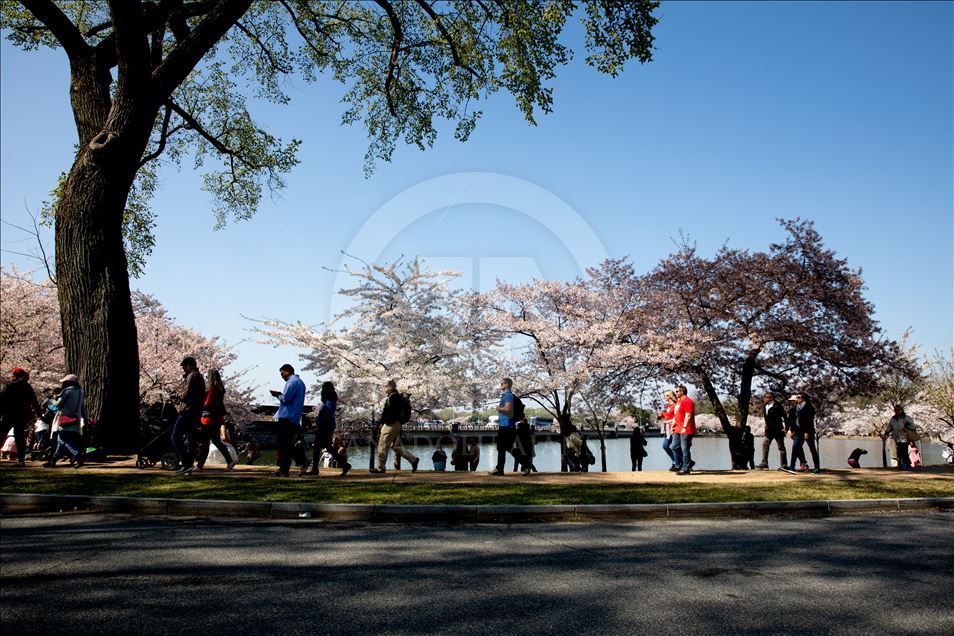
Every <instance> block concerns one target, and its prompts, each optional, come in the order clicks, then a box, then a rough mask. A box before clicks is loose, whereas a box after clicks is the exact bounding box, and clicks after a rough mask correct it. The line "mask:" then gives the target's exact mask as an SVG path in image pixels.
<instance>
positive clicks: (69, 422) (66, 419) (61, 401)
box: [43, 373, 86, 468]
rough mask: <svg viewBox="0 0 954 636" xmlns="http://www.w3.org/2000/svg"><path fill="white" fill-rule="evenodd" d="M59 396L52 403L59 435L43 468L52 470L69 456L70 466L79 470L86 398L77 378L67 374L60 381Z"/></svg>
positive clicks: (81, 456)
mask: <svg viewBox="0 0 954 636" xmlns="http://www.w3.org/2000/svg"><path fill="white" fill-rule="evenodd" d="M60 383H61V384H62V387H63V388H62V389H61V390H60V394H59V396H57V397H56V399H55V400H54V401H53V404H54V405H55V406H56V410H57V413H58V416H57V417H58V426H59V429H60V431H59V435H58V438H57V439H58V441H57V443H56V450H55V451H53V456H52V457H50V459H49V460H48V461H46V462H44V463H43V467H44V468H53V467H55V466H56V462H57V461H59V459H60V457H62V456H63V454H64V451H66V452H67V453H69V455H70V465H71V466H73V468H79V467H80V466H82V465H83V437H82V426H81V424H82V420H83V418H85V417H86V396H85V395H84V394H83V389H81V388H80V383H79V377H77V376H76V375H74V374H72V373H71V374H69V375H67V376H66V377H65V378H63V379H62V380H60Z"/></svg>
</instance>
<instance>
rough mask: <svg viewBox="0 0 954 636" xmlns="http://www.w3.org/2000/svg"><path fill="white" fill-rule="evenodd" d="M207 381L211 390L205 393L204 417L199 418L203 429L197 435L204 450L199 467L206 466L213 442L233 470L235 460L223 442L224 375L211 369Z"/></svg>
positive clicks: (198, 441)
mask: <svg viewBox="0 0 954 636" xmlns="http://www.w3.org/2000/svg"><path fill="white" fill-rule="evenodd" d="M206 381H207V384H208V386H209V390H208V391H207V392H206V394H205V401H204V402H203V403H202V417H201V418H200V420H199V421H200V422H201V423H202V430H201V431H200V432H199V433H198V434H197V435H196V438H197V439H196V441H197V444H198V445H199V446H201V448H202V452H200V453H199V457H200V458H201V459H200V460H199V462H198V468H199V470H202V468H203V466H205V460H206V459H207V458H208V456H209V445H210V442H211V444H212V445H214V446H215V447H216V448H217V449H219V452H220V453H222V457H224V458H225V461H226V465H225V470H232V469H233V468H235V462H234V461H233V460H232V455H231V454H230V453H229V449H228V447H227V446H226V445H225V444H224V443H223V442H222V431H223V430H224V429H225V383H224V382H222V375H221V374H220V373H219V372H218V370H217V369H209V374H208V376H207V377H206Z"/></svg>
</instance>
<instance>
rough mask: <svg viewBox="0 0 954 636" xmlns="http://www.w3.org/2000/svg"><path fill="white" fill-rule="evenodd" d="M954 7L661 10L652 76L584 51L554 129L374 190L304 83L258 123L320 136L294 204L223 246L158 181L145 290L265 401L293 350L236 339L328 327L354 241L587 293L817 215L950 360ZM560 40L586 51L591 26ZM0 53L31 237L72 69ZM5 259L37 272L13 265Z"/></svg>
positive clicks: (476, 276)
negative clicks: (597, 276)
mask: <svg viewBox="0 0 954 636" xmlns="http://www.w3.org/2000/svg"><path fill="white" fill-rule="evenodd" d="M952 6H954V5H952V4H951V3H941V2H930V3H915V2H908V3H888V2H878V3H861V2H852V3H797V4H796V3H754V2H752V3H726V4H722V3H664V5H663V7H662V8H661V9H660V11H659V16H660V23H659V26H658V27H657V30H656V35H657V40H656V47H657V50H656V52H655V59H654V61H653V62H652V63H651V64H648V65H642V66H641V65H639V64H635V63H633V64H630V65H628V66H627V68H626V70H625V72H624V73H623V74H622V75H621V76H620V77H618V78H615V79H613V78H609V77H605V76H600V75H598V74H597V73H596V72H595V71H593V70H592V69H589V68H588V67H586V66H585V64H584V63H583V61H582V60H583V57H584V56H583V55H577V58H576V59H575V60H574V62H572V63H571V64H570V65H569V66H568V67H566V68H564V69H562V71H561V72H560V73H559V76H558V78H557V79H556V80H555V81H554V82H553V87H554V101H555V112H554V113H553V114H551V115H548V116H543V115H541V116H540V117H538V123H539V125H538V126H536V127H531V126H528V125H527V124H526V123H525V122H524V121H523V119H522V117H521V115H520V113H519V112H518V111H517V109H516V108H515V107H514V105H513V100H512V98H510V97H509V96H508V95H505V94H501V95H497V96H495V97H494V98H492V99H491V100H489V101H488V102H486V103H484V104H483V105H482V109H483V110H484V113H485V114H484V117H483V119H482V121H481V123H480V125H479V126H478V128H477V130H476V131H475V132H474V134H473V136H472V138H471V140H470V141H468V142H467V143H464V144H461V143H459V142H457V141H455V140H454V139H453V137H452V136H451V135H449V134H445V135H443V136H442V137H441V138H440V139H439V140H438V142H437V144H436V146H435V147H434V148H433V149H431V150H429V151H427V152H424V153H422V152H420V151H419V150H417V149H415V148H400V149H399V150H398V151H397V152H396V153H395V155H394V158H393V161H392V162H391V163H389V164H379V165H378V167H377V170H376V172H375V173H374V174H373V176H372V177H371V178H369V179H366V178H365V177H364V175H363V172H362V165H363V154H364V151H365V149H366V147H367V142H366V138H365V136H364V133H363V130H362V129H361V128H359V127H346V126H341V125H339V121H340V114H341V111H342V105H341V104H340V103H339V99H340V96H341V94H342V93H343V89H342V88H341V87H340V86H339V85H336V84H334V83H331V82H330V81H327V80H322V81H319V82H318V83H317V84H314V85H309V84H305V83H304V82H302V81H300V80H295V81H293V82H292V84H291V86H290V92H291V94H292V96H293V101H292V103H291V105H289V106H272V105H257V106H256V108H255V113H256V115H257V116H258V117H259V118H260V120H261V121H263V122H265V123H267V127H268V128H269V130H270V131H272V132H273V133H275V134H277V135H279V136H282V137H284V138H286V139H288V138H291V137H296V138H299V139H302V140H303V146H302V150H301V153H300V159H301V165H299V166H298V167H297V168H296V169H295V171H294V172H293V173H292V174H291V175H290V176H289V177H288V187H287V189H286V190H285V191H284V192H283V193H282V194H281V197H280V198H279V199H277V200H275V201H267V202H266V204H265V205H263V206H262V207H261V209H260V210H259V213H258V214H257V215H256V217H255V218H254V219H252V220H251V221H248V222H243V223H238V224H230V225H229V226H228V227H227V228H226V229H224V230H221V231H217V232H216V231H213V229H212V226H213V223H214V219H213V217H212V214H211V212H210V210H209V208H210V206H209V199H208V195H206V194H205V193H204V192H202V191H201V189H200V179H199V175H198V174H196V173H194V172H193V171H192V170H191V169H190V166H187V167H186V168H185V169H183V170H182V171H181V172H177V171H175V170H174V169H172V168H170V169H167V170H165V171H164V172H163V174H162V186H161V191H160V193H159V195H158V196H157V197H156V199H155V201H154V207H155V208H156V210H157V211H158V214H159V227H158V229H157V246H156V249H155V251H154V253H153V255H152V257H151V258H150V260H149V263H148V268H147V271H146V274H145V275H144V276H143V277H142V278H141V279H139V280H136V281H133V285H134V286H137V287H139V288H140V289H142V290H144V291H146V292H149V293H152V294H154V295H155V296H156V297H157V298H159V300H160V301H161V302H162V303H163V304H164V305H165V306H166V307H168V308H169V310H170V311H171V312H172V314H173V315H174V316H175V317H176V318H177V319H178V320H179V321H180V322H181V323H182V324H185V325H188V326H191V327H194V328H197V329H199V330H200V331H202V332H203V333H206V334H208V335H220V336H222V337H224V338H225V339H226V340H228V341H230V342H233V343H240V344H238V351H239V353H240V356H241V360H240V365H241V366H256V367H258V369H257V370H256V371H255V373H254V374H253V376H254V377H255V378H256V379H257V380H258V381H260V382H261V383H263V384H266V385H271V384H277V379H278V376H277V371H276V369H277V367H278V366H279V364H281V363H282V362H285V361H291V362H292V363H293V364H295V363H297V362H298V360H297V354H296V352H295V351H294V350H291V349H284V350H273V349H271V348H270V347H268V346H266V345H261V344H257V343H254V342H251V341H247V342H241V341H243V340H244V339H250V338H251V336H250V334H249V333H248V331H247V330H248V328H249V327H250V323H249V322H248V321H247V320H245V319H244V318H242V316H243V315H244V316H253V317H280V318H283V319H287V320H291V321H295V320H300V321H302V322H306V323H314V322H320V321H322V320H324V319H326V318H327V316H328V313H329V308H330V307H331V306H332V301H331V299H332V298H333V285H334V282H335V276H334V274H333V273H332V272H329V271H327V270H326V269H325V268H331V269H333V268H335V267H337V266H338V265H339V263H340V260H341V254H340V251H341V250H344V249H346V248H348V247H349V246H351V247H352V248H355V249H369V250H371V251H372V252H374V253H362V254H361V255H362V256H365V257H367V258H382V259H387V258H394V257H396V256H398V255H401V254H405V255H421V256H426V257H429V258H430V259H431V260H432V261H433V262H434V263H435V264H437V265H440V266H445V265H447V266H453V267H458V268H460V269H461V270H462V271H464V274H465V275H464V277H463V284H467V285H473V286H476V287H478V288H480V287H484V286H486V285H487V284H490V283H492V281H493V280H494V278H495V277H497V276H500V277H502V278H507V279H510V280H521V279H526V278H529V277H530V276H545V277H560V278H565V277H572V276H574V275H575V274H576V273H578V271H579V267H580V266H581V265H586V264H589V263H590V262H593V261H595V260H598V258H599V257H600V256H601V255H603V254H608V255H610V256H621V255H624V254H629V255H630V256H631V257H632V259H633V262H634V264H635V266H636V268H637V270H639V271H647V270H648V269H650V268H651V267H652V266H653V265H654V264H655V263H656V262H657V261H658V260H659V259H660V258H662V257H664V256H665V255H666V254H667V253H668V252H669V251H670V250H671V249H672V246H673V243H672V239H673V238H674V237H677V236H678V234H679V232H680V230H683V231H685V232H686V233H688V234H689V235H690V236H691V237H692V238H694V239H695V240H697V241H698V244H699V247H700V249H701V251H702V252H703V253H704V254H709V253H711V252H712V251H714V250H715V249H716V248H717V247H718V245H719V244H721V243H722V242H724V241H729V242H730V243H731V244H732V245H735V246H740V247H748V248H752V249H765V248H766V247H767V246H768V244H769V243H770V242H772V241H774V240H778V239H780V238H781V232H780V230H779V228H778V226H777V224H776V222H775V218H776V217H780V216H783V217H794V216H801V217H803V218H808V219H812V220H814V221H815V222H816V225H817V227H818V229H819V230H820V231H821V233H822V235H823V236H824V237H825V239H826V241H827V243H828V245H829V246H830V247H832V248H833V249H834V250H835V251H836V252H837V253H838V254H839V255H840V256H842V257H845V258H847V259H848V262H849V264H850V265H852V266H853V267H861V268H862V269H863V272H864V278H865V280H866V282H867V285H868V292H867V295H868V297H869V299H870V300H871V301H872V302H873V303H874V305H875V307H876V312H877V318H878V319H879V320H880V322H881V324H882V326H883V327H884V329H885V331H886V332H887V334H888V335H890V336H892V337H900V335H901V333H902V332H903V331H904V329H905V328H907V327H909V326H910V327H912V328H913V336H912V338H913V340H914V341H915V342H917V343H920V344H921V345H922V347H923V348H924V349H926V350H927V351H932V350H934V349H946V348H948V347H950V346H951V345H952V340H954V334H952V332H954V324H952V323H954V255H952V245H954V152H952V148H954V9H952ZM567 37H568V41H569V42H570V43H573V44H579V42H580V33H579V30H578V29H575V28H574V29H571V30H570V31H569V32H568V34H567ZM0 54H2V55H0V140H2V143H0V183H2V188H0V214H2V217H3V219H4V220H8V221H10V222H14V223H22V222H23V221H24V220H25V219H26V216H25V211H24V204H25V203H26V205H29V206H30V208H32V209H34V210H35V209H36V208H37V207H39V204H40V202H41V201H42V200H43V199H45V198H47V192H48V191H49V190H50V188H51V186H52V184H53V183H54V181H55V179H56V176H57V175H58V174H59V172H60V171H62V170H65V169H68V167H69V165H70V163H71V159H72V152H73V144H74V142H75V131H74V128H73V123H72V116H71V113H70V111H69V108H68V100H67V98H68V95H67V90H68V69H67V64H66V58H65V55H64V54H63V53H62V52H60V51H52V52H50V51H47V52H39V53H23V52H20V51H18V50H16V49H14V48H12V47H11V46H9V45H8V44H7V43H6V42H4V43H3V44H2V48H0ZM369 221H370V223H369ZM2 231H3V241H2V242H3V247H4V249H16V244H14V243H12V241H14V240H16V238H17V237H16V236H15V235H14V233H13V232H11V230H10V228H9V227H4V228H3V229H2ZM2 262H3V263H4V264H5V265H7V264H11V263H16V264H18V265H19V266H21V267H27V266H29V264H28V263H26V262H24V261H23V259H20V258H18V257H15V256H13V255H11V254H9V253H3V254H2ZM197 272H198V273H199V276H201V278H202V281H199V282H196V283H192V284H186V283H185V281H187V280H189V279H190V277H195V276H196V273H197ZM209 279H213V280H215V281H216V283H215V284H214V285H212V287H211V289H212V290H211V291H210V285H209V283H208V282H207V281H208V280H209ZM306 380H308V381H309V384H310V383H311V380H313V378H307V377H306Z"/></svg>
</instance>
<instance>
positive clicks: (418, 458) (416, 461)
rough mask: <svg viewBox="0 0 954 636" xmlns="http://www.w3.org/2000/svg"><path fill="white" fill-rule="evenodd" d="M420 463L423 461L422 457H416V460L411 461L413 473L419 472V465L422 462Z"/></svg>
mask: <svg viewBox="0 0 954 636" xmlns="http://www.w3.org/2000/svg"><path fill="white" fill-rule="evenodd" d="M420 463H421V458H420V457H415V458H414V461H413V462H411V472H412V473H416V472H417V465H418V464H420Z"/></svg>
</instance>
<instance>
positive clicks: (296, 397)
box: [271, 364, 305, 477]
mask: <svg viewBox="0 0 954 636" xmlns="http://www.w3.org/2000/svg"><path fill="white" fill-rule="evenodd" d="M278 371H279V373H281V374H282V379H283V380H285V387H284V388H283V389H282V390H281V392H279V391H271V394H272V395H274V396H275V397H277V398H278V404H279V406H278V413H276V414H275V419H276V420H278V423H277V424H276V426H275V429H276V433H277V435H278V454H277V457H276V460H277V463H278V470H276V471H275V472H274V473H273V474H274V476H275V477H288V470H289V468H291V460H292V452H293V447H294V444H295V437H296V436H297V435H298V433H299V432H300V431H301V412H302V409H303V408H304V407H305V383H304V382H302V380H301V378H299V377H298V376H297V375H295V368H294V367H292V365H290V364H283V365H282V366H281V368H280V369H279V370H278Z"/></svg>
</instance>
